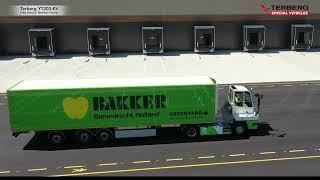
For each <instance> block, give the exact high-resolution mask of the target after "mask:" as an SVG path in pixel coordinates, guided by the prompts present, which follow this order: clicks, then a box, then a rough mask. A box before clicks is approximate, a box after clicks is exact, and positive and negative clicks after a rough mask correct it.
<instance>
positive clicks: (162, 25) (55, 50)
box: [0, 0, 320, 56]
mask: <svg viewBox="0 0 320 180" xmlns="http://www.w3.org/2000/svg"><path fill="white" fill-rule="evenodd" d="M297 3H299V4H301V1H298V0H282V1H281V2H279V1H276V0H270V1H261V0H242V1H234V0H197V1H195V0H161V1H159V0H111V1H100V0H90V1H88V0H69V1H64V0H52V1H50V3H49V2H48V1H39V0H25V1H23V2H17V1H12V0H2V2H1V7H0V41H1V42H0V55H28V54H29V55H33V56H54V55H55V54H90V55H99V54H110V53H118V52H121V53H129V52H135V53H144V54H149V53H160V54H161V53H163V52H169V51H194V52H196V53H201V52H209V53H213V52H214V51H215V50H243V51H248V52H249V51H263V49H275V48H277V49H292V50H305V49H310V48H319V47H320V1H318V0H310V1H305V2H303V5H301V7H303V9H302V10H303V11H304V13H307V15H298V14H295V15H293V12H291V11H290V10H288V8H287V9H283V8H282V9H281V8H280V10H279V8H278V5H279V4H281V5H286V7H288V6H294V5H295V4H297ZM31 5H32V6H44V7H47V8H52V9H51V10H52V11H54V10H58V9H59V8H62V9H63V11H57V14H54V15H50V14H49V15H46V16H44V15H43V14H40V15H39V14H36V15H32V14H31V15H30V14H28V15H26V14H23V13H22V12H21V11H22V9H23V8H25V7H28V6H31ZM19 7H20V9H19ZM22 7H23V8H22ZM273 7H276V8H277V9H275V11H273V9H272V8H273ZM49 12H51V11H49ZM275 12H277V13H275ZM279 12H280V13H279ZM24 13H25V12H24ZM281 13H282V15H279V14H281ZM283 13H289V15H283ZM290 13H291V14H292V15H290Z"/></svg>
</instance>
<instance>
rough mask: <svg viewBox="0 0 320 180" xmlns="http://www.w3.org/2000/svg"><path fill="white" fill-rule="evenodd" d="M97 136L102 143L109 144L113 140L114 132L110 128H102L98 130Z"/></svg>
mask: <svg viewBox="0 0 320 180" xmlns="http://www.w3.org/2000/svg"><path fill="white" fill-rule="evenodd" d="M95 137H96V139H97V141H98V142H99V143H100V144H107V143H109V142H111V141H112V139H113V133H112V132H111V131H110V130H109V129H100V130H98V131H97V132H96V134H95Z"/></svg>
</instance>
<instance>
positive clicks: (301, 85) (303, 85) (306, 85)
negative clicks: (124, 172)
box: [300, 84, 309, 86]
mask: <svg viewBox="0 0 320 180" xmlns="http://www.w3.org/2000/svg"><path fill="white" fill-rule="evenodd" d="M308 85H309V84H300V86H308Z"/></svg>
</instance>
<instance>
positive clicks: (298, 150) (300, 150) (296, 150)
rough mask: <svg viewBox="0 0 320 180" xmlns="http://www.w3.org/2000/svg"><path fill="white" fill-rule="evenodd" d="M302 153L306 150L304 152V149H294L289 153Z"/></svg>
mask: <svg viewBox="0 0 320 180" xmlns="http://www.w3.org/2000/svg"><path fill="white" fill-rule="evenodd" d="M304 151H306V150H304V149H295V150H291V151H289V152H291V153H294V152H304Z"/></svg>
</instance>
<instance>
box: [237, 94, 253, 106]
mask: <svg viewBox="0 0 320 180" xmlns="http://www.w3.org/2000/svg"><path fill="white" fill-rule="evenodd" d="M234 103H235V104H236V106H244V105H246V106H248V107H252V100H251V94H250V92H235V93H234Z"/></svg>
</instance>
